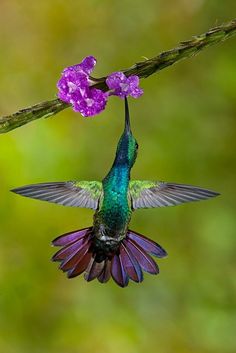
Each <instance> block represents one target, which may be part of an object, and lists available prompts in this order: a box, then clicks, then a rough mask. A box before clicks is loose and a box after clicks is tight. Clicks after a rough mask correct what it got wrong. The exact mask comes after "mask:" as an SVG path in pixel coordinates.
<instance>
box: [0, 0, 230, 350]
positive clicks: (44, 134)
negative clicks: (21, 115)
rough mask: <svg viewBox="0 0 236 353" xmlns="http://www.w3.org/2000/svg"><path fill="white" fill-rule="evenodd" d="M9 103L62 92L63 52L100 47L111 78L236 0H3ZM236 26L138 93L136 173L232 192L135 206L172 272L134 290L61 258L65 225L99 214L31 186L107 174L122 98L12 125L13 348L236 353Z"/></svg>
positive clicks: (4, 333)
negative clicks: (33, 194) (80, 271)
mask: <svg viewBox="0 0 236 353" xmlns="http://www.w3.org/2000/svg"><path fill="white" fill-rule="evenodd" d="M0 10H1V11H0V22H1V30H0V33H1V36H0V46H1V56H0V77H1V80H0V88H1V96H0V111H1V115H5V114H9V113H12V112H14V111H16V110H18V109H20V108H23V107H25V106H29V105H31V104H34V103H37V102H39V101H43V100H47V99H51V98H53V97H54V96H55V94H56V89H55V83H56V81H57V80H58V78H59V75H60V72H61V71H62V69H63V68H64V67H65V66H68V65H71V64H75V63H77V62H79V61H80V60H81V59H82V58H83V57H84V56H86V55H89V54H93V55H94V56H96V57H97V59H98V64H97V68H96V74H97V76H101V75H104V74H106V73H109V72H112V71H115V70H117V69H120V68H125V67H128V66H130V65H132V64H133V63H134V62H135V61H137V60H140V59H141V57H142V56H146V57H152V56H154V55H155V54H158V53H159V52H160V51H162V50H167V49H169V48H172V47H174V46H175V45H176V44H177V43H178V42H179V41H180V40H185V39H189V38H190V37H191V35H192V34H200V33H202V32H204V31H206V30H208V29H209V28H210V27H211V26H214V25H215V24H220V23H221V22H224V21H228V20H230V19H232V18H233V17H235V13H236V12H235V10H236V6H235V0H228V1H227V5H226V2H223V1H220V0H208V1H206V0H205V1H204V0H192V1H189V0H175V1H174V0H172V1H170V0H169V1H166V0H146V1H145V2H143V1H141V0H136V1H135V2H131V1H128V0H123V1H113V2H111V1H108V0H103V1H98V0H86V1H84V0H81V1H72V0H68V1H62V0H51V1H44V0H42V1H40V2H34V1H30V0H24V1H19V0H1V3H0ZM235 43H236V42H235V39H232V40H229V41H227V42H225V43H223V44H222V45H221V46H218V47H214V48H211V49H209V50H206V51H204V52H203V53H201V54H200V55H199V56H198V57H196V58H193V59H189V60H187V61H184V62H181V63H179V64H177V65H176V66H174V67H171V68H169V69H167V70H163V71H162V72H160V73H159V74H158V75H156V76H152V77H150V78H148V79H147V80H143V81H142V84H141V86H142V87H143V88H144V90H145V95H144V96H143V97H142V98H141V99H139V100H138V101H135V100H132V101H130V110H131V118H132V123H133V131H134V134H135V136H136V138H137V140H138V141H139V144H140V151H139V158H138V160H137V163H136V165H135V167H134V170H133V174H132V176H133V178H139V179H142V178H143V179H160V180H167V181H175V182H183V183H192V184H195V185H200V186H202V187H209V188H212V189H214V190H216V191H219V192H221V193H222V196H221V197H219V198H217V199H212V200H209V201H207V202H201V203H196V204H188V205H183V206H179V207H176V208H166V209H164V208H163V209H160V210H146V211H145V210H140V211H137V212H136V213H135V215H134V217H133V220H132V224H131V226H132V229H134V230H137V231H139V232H141V233H143V234H146V235H147V236H150V237H151V238H153V239H155V240H156V241H158V242H159V243H160V244H162V245H163V247H164V248H166V249H167V251H168V253H169V257H168V258H167V259H166V260H163V261H159V265H160V269H161V273H160V275H159V276H158V277H153V276H150V275H146V277H145V281H144V283H143V284H141V285H136V284H131V285H130V286H129V287H128V288H126V289H121V288H119V287H117V286H116V285H115V284H113V283H112V282H109V284H107V285H100V284H99V283H98V282H95V281H94V282H91V283H89V284H88V283H86V282H85V281H84V280H83V278H76V279H74V280H71V281H69V280H67V279H66V277H65V276H64V275H63V274H62V273H61V272H60V271H58V270H57V268H56V265H55V264H52V263H50V260H49V259H50V257H51V255H52V254H53V252H54V250H53V249H52V248H51V247H50V241H51V240H52V239H53V238H54V237H56V236H57V235H60V234H63V233H65V232H67V231H70V230H73V229H79V228H82V227H85V226H89V225H90V224H91V223H92V212H91V211H89V210H80V209H73V208H64V207H60V206H56V205H53V204H47V203H43V202H40V201H35V200H30V199H26V198H21V197H18V196H17V195H14V194H11V193H9V191H8V190H9V189H11V188H13V187H17V186H21V185H24V184H28V183H36V182H44V181H60V180H71V179H98V180H101V179H102V178H103V176H104V175H105V173H106V172H107V170H108V168H109V167H110V165H111V162H112V160H113V156H114V150H115V146H116V143H117V140H118V137H119V135H120V133H121V130H122V127H123V104H121V101H119V99H117V98H113V99H110V101H109V104H108V106H107V109H106V111H105V112H104V113H103V114H101V115H100V116H97V117H96V118H93V119H92V118H91V119H83V118H82V117H81V116H80V115H78V114H75V113H74V112H73V111H72V110H66V111H64V112H62V113H60V114H59V115H57V116H56V117H55V118H51V119H50V118H49V119H45V120H41V121H37V122H34V123H32V124H29V125H27V126H25V127H22V128H19V129H16V130H15V131H13V132H11V133H8V134H6V135H1V136H0V182H1V189H0V195H1V197H0V234H1V237H0V285H1V291H0V351H1V352H7V353H29V352H30V353H41V352H44V353H48V352H50V353H56V352H60V353H85V352H86V353H90V352H96V353H100V352H102V353H104V352H109V353H120V352H123V353H142V352H147V351H149V352H163V353H178V352H179V353H213V352H214V353H231V352H232V353H233V352H235V351H236V340H235V327H236V295H235V294H236V293H235V292H236V276H235V268H236V262H235V251H236V235H235V229H236V217H235V212H236V201H235V175H236V155H235V148H236V132H235V131H236V119H235V115H236V100H235V92H236V76H235V65H236V64H235V63H236V60H235V58H236V45H235Z"/></svg>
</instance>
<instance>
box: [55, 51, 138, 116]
mask: <svg viewBox="0 0 236 353" xmlns="http://www.w3.org/2000/svg"><path fill="white" fill-rule="evenodd" d="M95 65H96V59H95V58H94V57H93V56H87V57H86V58H84V60H83V61H82V62H81V63H80V64H77V65H74V66H69V67H67V68H65V69H64V70H63V73H62V77H61V78H60V80H59V81H58V83H57V88H58V91H59V92H58V98H60V99H61V100H62V101H63V102H66V103H69V104H72V106H73V109H74V111H76V112H80V113H81V115H83V116H93V115H96V114H99V113H100V112H101V111H103V110H104V109H105V107H106V103H107V100H108V97H109V96H111V95H116V96H119V97H120V98H124V97H126V96H129V95H130V96H132V97H134V98H138V97H140V96H141V95H142V94H143V91H142V89H141V88H139V78H138V76H130V77H128V78H127V77H126V76H125V74H124V73H123V72H114V73H112V74H111V75H109V76H108V77H107V79H106V84H107V86H108V88H109V92H103V91H102V90H100V89H96V88H93V87H91V86H92V85H93V83H94V82H93V81H92V79H91V78H90V74H91V72H92V71H93V69H94V66H95Z"/></svg>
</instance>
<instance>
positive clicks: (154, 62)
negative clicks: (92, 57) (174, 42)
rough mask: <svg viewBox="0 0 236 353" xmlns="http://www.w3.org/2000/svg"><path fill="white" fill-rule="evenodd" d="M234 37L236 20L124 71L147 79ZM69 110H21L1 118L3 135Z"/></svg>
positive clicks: (58, 105)
mask: <svg viewBox="0 0 236 353" xmlns="http://www.w3.org/2000/svg"><path fill="white" fill-rule="evenodd" d="M233 35H236V19H234V20H232V21H230V22H228V23H226V24H223V25H221V26H217V27H214V28H212V29H210V30H209V31H208V32H206V33H203V34H201V35H198V36H194V37H193V38H192V39H191V40H188V41H184V42H181V43H180V44H179V45H178V46H177V47H176V48H174V49H171V50H168V51H166V52H162V53H161V54H159V55H157V56H155V57H153V58H152V59H148V60H145V61H141V62H138V63H136V64H134V65H133V66H132V67H130V68H128V69H125V70H122V71H123V72H124V73H125V75H126V76H130V75H137V76H139V78H146V77H148V76H150V75H152V74H154V73H155V72H158V71H160V70H162V69H164V68H166V67H168V66H170V65H173V64H174V63H176V62H178V61H180V60H182V59H186V58H189V57H191V56H194V55H197V54H198V53H199V52H200V51H201V50H203V49H204V48H207V47H210V46H212V45H215V44H218V43H220V42H223V41H225V40H226V39H228V38H230V37H232V36H233ZM106 78H107V76H104V77H101V78H93V80H94V81H95V82H96V83H95V84H94V87H96V88H99V89H101V90H103V91H106V90H107V89H108V87H107V86H106V82H105V81H106ZM69 106H70V105H69V104H67V103H64V102H62V101H61V100H59V99H53V100H51V101H46V102H42V103H39V104H36V105H34V106H31V107H29V108H26V109H22V110H20V111H18V112H16V113H14V114H12V115H8V116H3V117H0V133H5V132H8V131H10V130H13V129H15V128H17V127H19V126H22V125H25V124H27V123H29V122H31V121H33V120H36V119H39V118H47V117H49V116H52V115H55V114H57V113H58V112H60V111H61V110H63V109H65V108H68V107H69Z"/></svg>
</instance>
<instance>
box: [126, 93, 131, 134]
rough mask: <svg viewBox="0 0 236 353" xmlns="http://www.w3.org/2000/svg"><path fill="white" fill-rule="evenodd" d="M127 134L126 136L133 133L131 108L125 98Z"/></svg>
mask: <svg viewBox="0 0 236 353" xmlns="http://www.w3.org/2000/svg"><path fill="white" fill-rule="evenodd" d="M125 132H126V134H130V133H131V128H130V117H129V106H128V99H127V97H125Z"/></svg>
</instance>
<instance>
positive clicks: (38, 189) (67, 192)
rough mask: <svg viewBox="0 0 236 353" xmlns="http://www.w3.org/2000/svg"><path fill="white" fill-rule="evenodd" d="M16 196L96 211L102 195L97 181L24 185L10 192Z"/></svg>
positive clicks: (99, 183)
mask: <svg viewBox="0 0 236 353" xmlns="http://www.w3.org/2000/svg"><path fill="white" fill-rule="evenodd" d="M11 191H13V192H15V193H16V194H20V195H22V196H26V197H30V198H32V199H39V200H43V201H48V202H53V203H58V204H60V205H64V206H73V207H84V208H92V209H93V210H96V209H97V208H98V205H99V200H100V198H101V196H102V194H103V189H102V183H101V182H99V181H66V182H52V183H40V184H33V185H26V186H22V187H19V188H16V189H13V190H11Z"/></svg>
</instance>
